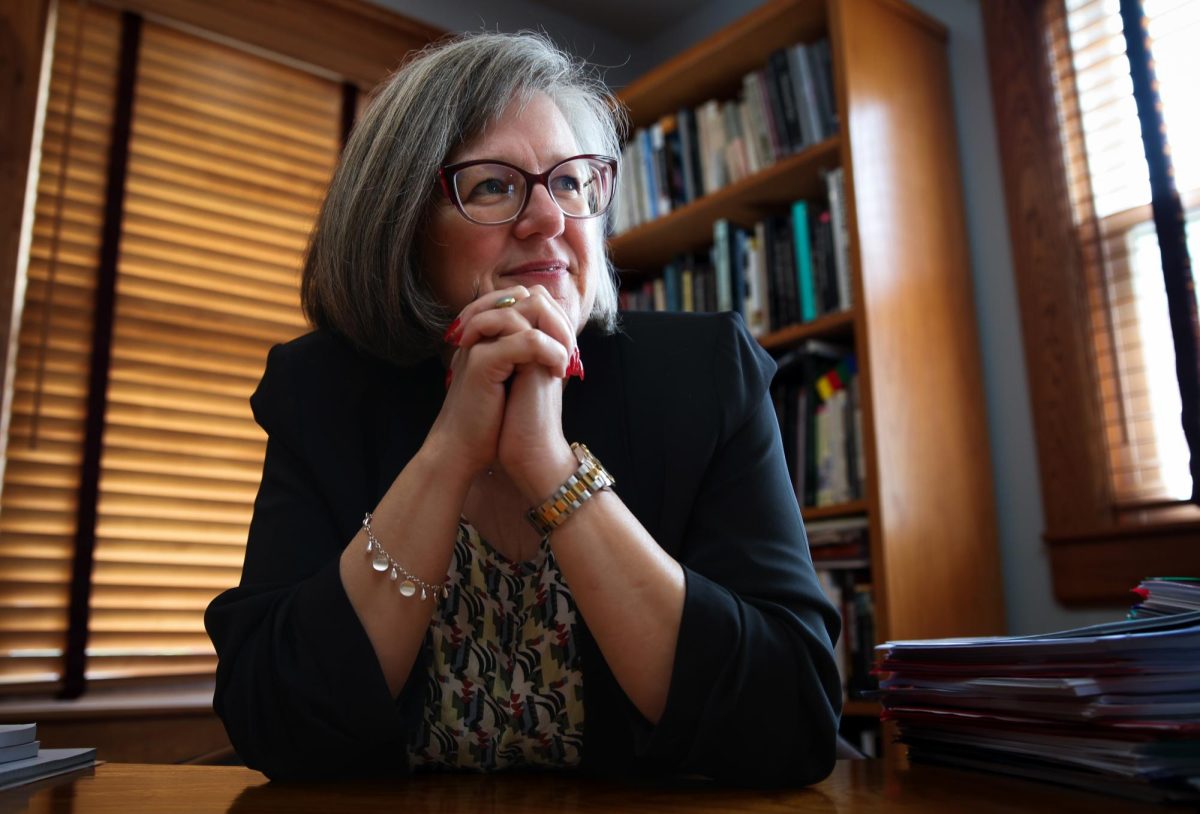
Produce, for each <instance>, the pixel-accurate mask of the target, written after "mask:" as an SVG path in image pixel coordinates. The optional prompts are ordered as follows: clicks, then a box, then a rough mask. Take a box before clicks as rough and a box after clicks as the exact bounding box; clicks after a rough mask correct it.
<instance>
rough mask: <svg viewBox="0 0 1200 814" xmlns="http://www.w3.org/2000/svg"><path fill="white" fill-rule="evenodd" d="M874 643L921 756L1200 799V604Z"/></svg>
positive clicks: (1121, 790) (888, 691)
mask: <svg viewBox="0 0 1200 814" xmlns="http://www.w3.org/2000/svg"><path fill="white" fill-rule="evenodd" d="M876 651H877V655H878V656H879V661H878V664H877V668H878V671H879V673H880V697H881V700H882V704H883V718H884V719H885V720H888V719H890V720H894V721H896V722H897V724H898V730H899V739H900V740H901V741H902V742H903V743H905V744H907V745H908V747H909V758H910V759H911V760H914V761H924V762H931V763H940V764H944V765H951V766H957V767H963V768H972V769H984V770H987V771H994V772H1001V773H1004V774H1011V775H1017V776H1020V777H1027V778H1033V779H1038V780H1046V781H1050V782H1054V783H1060V784H1063V785H1068V786H1076V787H1080V788H1085V789H1090V790H1093V791H1099V792H1104V793H1110V794H1116V795H1120V796H1124V797H1131V798H1135V799H1140V800H1149V801H1156V802H1165V801H1181V802H1192V803H1196V802H1200V611H1190V612H1186V613H1177V614H1173V615H1168V616H1158V617H1151V618H1137V619H1129V620H1126V621H1122V622H1113V623H1110V624H1104V625H1096V626H1093V627H1085V628H1078V629H1076V630H1066V631H1062V632H1060V633H1050V634H1046V635H1041V636H1012V637H984V638H972V639H937V640H928V641H904V642H888V643H887V644H883V645H880V646H879V647H878V648H876Z"/></svg>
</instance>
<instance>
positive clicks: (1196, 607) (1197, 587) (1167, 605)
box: [1129, 577, 1200, 619]
mask: <svg viewBox="0 0 1200 814" xmlns="http://www.w3.org/2000/svg"><path fill="white" fill-rule="evenodd" d="M1133 593H1134V594H1135V595H1136V596H1137V598H1138V600H1139V601H1138V603H1137V604H1136V605H1134V606H1133V608H1132V609H1131V610H1130V611H1129V618H1130V619H1144V618H1146V617H1147V616H1170V615H1171V614H1174V613H1187V612H1189V611H1200V578H1196V577H1152V578H1151V579H1144V580H1142V582H1141V584H1140V585H1138V586H1137V587H1136V588H1134V589H1133Z"/></svg>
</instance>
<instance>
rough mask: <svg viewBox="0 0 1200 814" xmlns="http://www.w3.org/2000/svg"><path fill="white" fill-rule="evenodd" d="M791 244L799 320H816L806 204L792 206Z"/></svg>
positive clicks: (801, 202) (797, 202) (815, 301)
mask: <svg viewBox="0 0 1200 814" xmlns="http://www.w3.org/2000/svg"><path fill="white" fill-rule="evenodd" d="M792 237H793V240H792V243H794V244H795V252H796V284H797V286H798V287H799V289H800V320H801V321H802V322H808V321H809V320H811V319H816V318H817V292H816V287H815V286H814V285H813V264H812V239H811V238H810V237H809V231H808V204H807V203H805V202H804V201H796V202H795V203H794V204H792Z"/></svg>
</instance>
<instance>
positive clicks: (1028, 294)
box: [982, 0, 1200, 605]
mask: <svg viewBox="0 0 1200 814" xmlns="http://www.w3.org/2000/svg"><path fill="white" fill-rule="evenodd" d="M1055 2H1056V0H988V1H987V2H984V3H983V9H982V10H983V17H984V29H985V41H986V45H987V55H988V67H989V74H990V79H991V89H992V100H993V106H994V112H995V118H996V135H997V143H998V145H999V149H1000V157H1001V168H1002V174H1003V179H1004V192H1005V205H1006V211H1007V214H1008V222H1009V234H1010V239H1011V244H1012V254H1013V272H1014V276H1015V279H1016V285H1017V293H1018V304H1019V310H1020V314H1021V333H1022V338H1023V342H1024V348H1025V364H1026V370H1027V376H1028V379H1029V390H1030V399H1031V402H1032V404H1031V406H1032V412H1033V425H1034V434H1035V438H1036V441H1037V459H1038V472H1039V476H1040V486H1041V495H1042V504H1043V521H1044V531H1043V540H1044V542H1045V544H1046V549H1047V554H1048V556H1049V562H1050V568H1051V573H1052V578H1053V584H1054V591H1055V595H1056V597H1057V598H1058V599H1059V600H1060V601H1061V602H1063V603H1064V604H1069V605H1081V604H1082V605H1086V604H1098V603H1124V604H1128V602H1129V598H1128V597H1129V590H1130V589H1131V588H1132V587H1133V586H1135V585H1136V584H1137V583H1138V581H1139V580H1141V579H1142V578H1144V577H1147V576H1154V575H1173V574H1186V573H1200V519H1190V518H1189V519H1178V515H1179V514H1180V509H1184V510H1185V511H1184V513H1186V514H1192V513H1194V512H1192V510H1191V509H1188V508H1186V507H1189V506H1190V504H1189V503H1188V502H1187V501H1148V502H1145V503H1141V504H1138V505H1130V504H1119V503H1118V502H1117V501H1116V500H1115V499H1114V496H1113V494H1112V491H1111V486H1110V484H1109V480H1108V463H1107V456H1108V451H1107V448H1106V444H1105V441H1104V415H1103V410H1102V406H1101V401H1100V390H1099V384H1098V381H1099V376H1098V369H1097V363H1096V358H1095V355H1094V352H1093V349H1092V339H1091V326H1090V318H1089V303H1088V288H1087V273H1088V267H1087V260H1086V258H1085V247H1084V246H1081V244H1080V242H1079V235H1078V232H1077V230H1076V227H1075V225H1074V223H1073V218H1072V212H1071V201H1070V198H1069V194H1068V189H1069V187H1068V182H1067V174H1066V169H1065V167H1064V164H1063V158H1062V149H1061V147H1060V136H1059V127H1058V122H1057V114H1056V109H1055V99H1054V93H1053V85H1052V77H1051V73H1050V64H1051V63H1050V60H1051V58H1052V54H1051V53H1050V52H1049V51H1050V49H1049V32H1048V29H1047V20H1048V19H1050V18H1049V16H1048V14H1049V12H1050V11H1051V5H1052V4H1053V3H1055Z"/></svg>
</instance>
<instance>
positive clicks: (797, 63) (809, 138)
mask: <svg viewBox="0 0 1200 814" xmlns="http://www.w3.org/2000/svg"><path fill="white" fill-rule="evenodd" d="M803 60H804V46H803V45H800V44H796V45H793V46H792V47H790V48H788V49H787V64H788V72H789V74H790V75H791V78H792V83H791V91H792V96H793V97H794V98H795V100H796V101H795V104H796V121H797V124H798V125H799V127H800V139H801V143H802V144H803V145H804V146H805V147H807V146H808V145H810V144H816V143H817V142H818V141H820V140H821V134H820V132H819V131H815V130H813V125H812V118H811V116H812V114H811V108H812V106H813V104H814V102H813V100H812V98H811V97H810V96H809V95H808V86H807V85H806V83H805V76H804V72H803V70H802V69H801V62H803Z"/></svg>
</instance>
